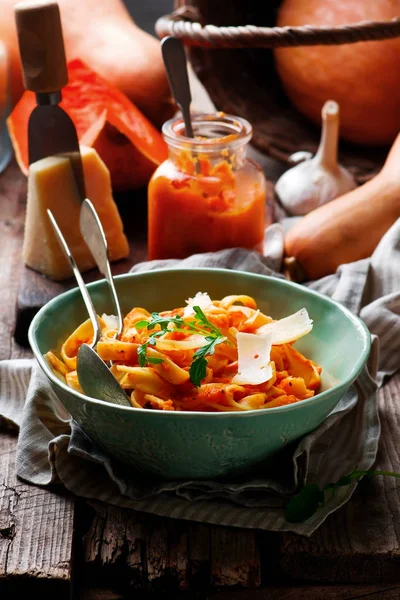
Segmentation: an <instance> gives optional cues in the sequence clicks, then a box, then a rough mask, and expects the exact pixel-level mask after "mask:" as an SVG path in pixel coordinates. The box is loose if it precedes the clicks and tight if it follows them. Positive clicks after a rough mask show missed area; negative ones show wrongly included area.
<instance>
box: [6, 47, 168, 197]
mask: <svg viewBox="0 0 400 600" xmlns="http://www.w3.org/2000/svg"><path fill="white" fill-rule="evenodd" d="M68 75H69V83H68V85H67V86H66V87H65V88H64V89H63V92H62V94H63V99H62V102H61V106H62V108H63V109H64V110H65V111H66V112H67V113H68V114H69V116H70V117H71V118H72V120H73V122H74V124H75V127H76V130H77V134H78V138H79V141H80V143H82V144H84V145H86V146H92V147H93V148H95V149H96V150H97V152H98V153H99V155H100V156H101V158H102V159H103V161H104V162H105V164H106V165H107V167H108V169H109V171H110V173H111V181H112V186H113V189H115V190H123V189H135V188H138V187H141V186H143V185H145V184H146V183H147V182H148V180H149V178H150V177H151V174H152V173H153V171H154V170H155V168H156V167H157V166H158V165H159V164H160V163H161V162H162V161H163V160H165V158H166V157H167V146H166V144H165V142H164V140H163V138H162V136H161V134H160V133H159V132H158V131H157V129H156V128H155V127H154V126H153V125H152V124H151V123H150V121H148V119H147V118H146V117H145V116H144V115H143V114H142V113H141V112H140V111H139V109H138V108H136V106H134V105H133V104H132V103H131V102H130V101H129V100H128V98H127V97H126V96H125V95H124V94H123V93H122V92H120V91H119V90H117V89H116V88H114V87H113V86H111V85H110V84H109V83H107V82H106V81H105V80H104V79H103V78H102V77H100V76H99V75H98V74H97V73H95V72H94V71H92V70H91V69H89V68H88V67H87V66H86V65H85V64H84V63H83V62H82V61H81V60H79V59H76V60H73V61H71V62H70V63H68ZM35 106H36V100H35V94H34V93H32V92H28V91H27V92H25V93H24V95H23V96H22V98H21V100H20V101H19V102H18V104H17V105H16V107H15V108H14V110H13V111H12V113H11V115H10V117H9V119H8V129H9V132H10V136H11V139H12V142H13V146H14V149H15V154H16V157H17V161H18V164H19V166H20V167H21V170H22V171H23V172H24V173H25V174H27V172H28V167H29V160H28V135H27V131H28V120H29V115H30V114H31V112H32V110H33V109H34V107H35Z"/></svg>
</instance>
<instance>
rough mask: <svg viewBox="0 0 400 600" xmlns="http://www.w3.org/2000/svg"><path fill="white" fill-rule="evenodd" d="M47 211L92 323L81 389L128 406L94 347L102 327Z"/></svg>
mask: <svg viewBox="0 0 400 600" xmlns="http://www.w3.org/2000/svg"><path fill="white" fill-rule="evenodd" d="M47 214H48V215H49V219H50V221H51V224H52V225H53V228H54V231H55V233H56V235H57V238H58V240H59V242H60V245H61V248H62V249H63V250H64V252H65V255H66V256H67V258H68V260H69V261H70V263H71V267H72V270H73V273H74V275H75V279H76V282H77V284H78V287H79V290H80V292H81V294H82V298H83V301H84V303H85V306H86V309H87V311H88V313H89V317H90V320H91V322H92V325H93V331H94V335H93V341H92V343H91V344H90V345H89V344H82V345H81V346H80V347H79V350H78V357H77V373H78V380H79V383H80V385H81V388H82V389H83V391H84V393H85V394H86V395H87V396H90V397H91V398H98V399H100V400H104V401H105V402H110V403H111V404H119V405H121V406H131V403H130V402H129V399H128V396H127V395H126V394H125V392H124V390H123V389H122V388H121V386H120V385H119V383H118V381H117V380H116V379H115V377H114V375H113V374H112V373H111V371H110V369H109V368H108V367H107V365H106V364H105V363H104V362H103V361H102V359H101V358H100V356H99V355H98V354H97V353H96V352H95V350H94V348H95V347H96V345H97V342H98V341H99V339H100V336H101V329H100V324H99V321H98V318H97V314H96V311H95V308H94V306H93V302H92V299H91V297H90V295H89V292H88V291H87V288H86V285H85V282H84V281H83V279H82V275H81V274H80V271H79V269H78V267H77V264H76V262H75V259H74V257H73V256H72V253H71V251H70V249H69V247H68V244H67V242H66V241H65V238H64V236H63V234H62V233H61V230H60V228H59V226H58V224H57V221H56V220H55V218H54V215H53V213H52V212H51V211H50V210H47Z"/></svg>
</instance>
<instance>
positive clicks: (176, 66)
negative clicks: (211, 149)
mask: <svg viewBox="0 0 400 600" xmlns="http://www.w3.org/2000/svg"><path fill="white" fill-rule="evenodd" d="M161 51H162V55H163V59H164V65H165V70H166V71H167V76H168V81H169V85H170V88H171V91H172V94H173V96H174V98H175V102H176V103H177V105H178V106H179V108H180V109H181V111H182V116H183V120H184V123H185V129H186V136H187V137H190V138H194V132H193V126H192V120H191V116H190V104H191V102H192V94H191V93H190V84H189V76H188V71H187V65H186V55H185V48H184V46H183V44H182V42H181V40H180V39H179V38H176V37H173V36H168V37H165V38H163V40H162V41H161ZM193 155H194V157H196V154H195V153H193ZM195 168H196V173H200V172H201V167H200V163H199V161H198V159H197V160H195Z"/></svg>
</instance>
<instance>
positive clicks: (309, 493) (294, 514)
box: [285, 469, 400, 523]
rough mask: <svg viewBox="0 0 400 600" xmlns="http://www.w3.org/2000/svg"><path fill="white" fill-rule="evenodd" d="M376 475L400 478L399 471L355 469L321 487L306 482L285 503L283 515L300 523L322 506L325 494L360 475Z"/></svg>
mask: <svg viewBox="0 0 400 600" xmlns="http://www.w3.org/2000/svg"><path fill="white" fill-rule="evenodd" d="M376 475H382V476H385V477H397V478H400V473H394V472H393V471H374V470H369V471H358V470H357V469H355V470H354V471H352V473H350V475H345V476H343V477H341V478H340V479H339V480H338V481H336V482H335V483H328V485H326V486H325V487H323V488H322V489H320V488H319V486H318V485H317V484H316V483H307V484H306V485H304V486H303V487H302V488H301V490H300V492H299V493H298V494H296V495H295V496H293V497H292V498H291V499H290V500H289V502H288V503H287V505H286V510H285V517H286V520H287V521H288V522H289V523H302V522H303V521H306V520H307V519H309V518H310V517H312V516H313V515H314V514H315V513H316V512H317V510H318V508H319V506H323V505H324V503H325V501H326V498H327V495H328V494H329V493H331V495H333V494H334V493H335V492H336V491H337V490H338V488H340V487H345V486H347V485H350V484H351V483H352V482H353V481H359V480H360V479H361V478H362V477H368V478H370V479H372V477H375V476H376Z"/></svg>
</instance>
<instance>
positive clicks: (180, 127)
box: [162, 112, 253, 152]
mask: <svg viewBox="0 0 400 600" xmlns="http://www.w3.org/2000/svg"><path fill="white" fill-rule="evenodd" d="M191 119H192V126H193V130H194V133H195V134H196V130H200V129H201V127H206V126H210V125H212V124H215V125H216V126H217V127H218V128H219V130H220V132H221V135H219V136H218V135H217V136H210V137H203V136H201V133H200V134H199V135H200V136H201V137H200V139H199V138H190V137H187V136H186V131H185V123H184V120H183V118H182V116H178V117H176V116H175V117H173V118H172V119H169V121H166V122H165V123H164V124H163V126H162V134H163V137H164V139H165V141H166V142H167V144H168V145H170V146H174V147H176V148H186V149H187V148H193V149H196V150H197V151H201V152H215V151H220V150H223V149H225V148H229V149H231V150H235V149H236V148H239V147H240V146H243V145H244V144H247V143H248V142H249V141H250V140H251V138H252V135H253V128H252V126H251V124H250V123H249V121H247V120H246V119H244V118H243V117H237V116H235V115H230V114H227V113H224V112H216V113H194V114H192V115H191ZM222 132H224V133H225V134H224V135H222Z"/></svg>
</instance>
